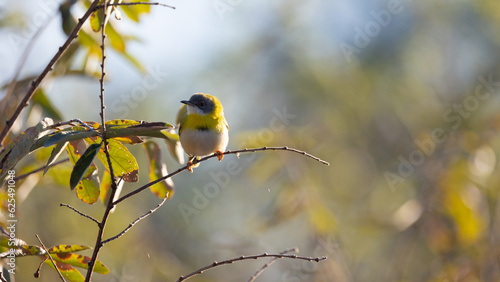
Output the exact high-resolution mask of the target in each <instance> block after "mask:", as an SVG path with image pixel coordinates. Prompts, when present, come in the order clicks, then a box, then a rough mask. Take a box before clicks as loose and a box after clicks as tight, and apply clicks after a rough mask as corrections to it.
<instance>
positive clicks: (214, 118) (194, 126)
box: [177, 93, 229, 172]
mask: <svg viewBox="0 0 500 282" xmlns="http://www.w3.org/2000/svg"><path fill="white" fill-rule="evenodd" d="M181 103H183V104H184V105H182V106H181V108H180V110H179V113H178V115H177V120H178V121H179V123H180V126H179V137H180V141H181V145H182V148H184V151H185V152H186V153H187V154H188V156H189V161H188V170H189V171H190V172H193V170H192V168H191V167H192V166H193V161H194V160H195V159H199V158H200V157H202V156H207V155H210V154H214V153H215V154H217V158H218V159H219V162H220V161H221V160H222V158H223V157H224V155H223V152H224V150H225V149H226V147H227V143H228V142H229V135H228V129H229V127H228V125H227V121H226V118H224V110H223V109H222V105H221V103H220V102H219V99H217V98H216V97H214V96H212V95H208V94H205V93H196V94H194V95H193V96H191V98H190V99H189V100H188V101H186V100H183V101H181Z"/></svg>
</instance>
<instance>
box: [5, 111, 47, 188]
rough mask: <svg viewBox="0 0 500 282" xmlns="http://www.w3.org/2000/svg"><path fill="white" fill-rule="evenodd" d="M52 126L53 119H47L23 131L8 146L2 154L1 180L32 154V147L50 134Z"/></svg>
mask: <svg viewBox="0 0 500 282" xmlns="http://www.w3.org/2000/svg"><path fill="white" fill-rule="evenodd" d="M52 124H54V122H53V121H52V119H50V118H45V119H44V120H42V121H41V122H40V123H38V124H37V125H36V126H33V127H29V128H28V129H26V130H25V131H23V132H22V133H21V134H20V135H19V136H17V137H16V138H14V140H12V141H11V142H10V143H9V145H7V147H6V148H5V149H4V151H2V153H1V154H0V179H2V178H3V177H4V176H5V175H6V174H7V171H8V170H10V169H12V168H14V166H15V165H16V164H17V162H18V161H19V160H21V159H22V158H24V157H25V156H26V155H27V154H29V153H30V152H31V147H32V146H33V145H34V144H35V143H36V141H37V140H38V139H39V138H41V137H43V136H44V135H46V134H48V133H49V132H48V130H47V128H48V127H49V126H50V125H52Z"/></svg>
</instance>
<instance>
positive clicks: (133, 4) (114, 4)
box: [94, 1, 175, 11]
mask: <svg viewBox="0 0 500 282" xmlns="http://www.w3.org/2000/svg"><path fill="white" fill-rule="evenodd" d="M109 2H111V1H108V4H107V5H108V6H115V7H116V6H135V5H150V6H163V7H167V8H171V9H175V7H174V6H170V5H167V4H162V3H157V2H153V3H151V2H131V3H109ZM102 8H104V4H101V5H97V7H95V9H94V11H96V10H99V9H102Z"/></svg>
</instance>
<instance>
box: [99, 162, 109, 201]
mask: <svg viewBox="0 0 500 282" xmlns="http://www.w3.org/2000/svg"><path fill="white" fill-rule="evenodd" d="M109 189H111V173H109V170H107V169H105V170H104V173H103V175H102V180H101V189H100V190H101V194H100V195H99V198H100V199H101V202H102V203H103V204H106V203H107V201H106V199H107V198H108V196H109Z"/></svg>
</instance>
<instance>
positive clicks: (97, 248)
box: [85, 1, 117, 282]
mask: <svg viewBox="0 0 500 282" xmlns="http://www.w3.org/2000/svg"><path fill="white" fill-rule="evenodd" d="M107 8H108V2H107V1H104V5H103V11H104V13H103V14H104V17H103V19H102V23H101V55H102V57H101V58H102V59H101V78H100V79H99V85H100V95H99V99H100V100H101V111H100V116H101V129H102V132H101V134H102V141H103V142H104V148H103V149H104V154H105V155H106V159H107V162H108V167H109V173H110V175H111V192H110V194H109V198H110V201H109V202H108V204H107V206H106V210H105V211H104V215H103V216H102V220H101V222H100V224H99V231H98V233H97V239H96V242H95V247H94V252H93V253H92V258H91V259H90V261H89V264H88V265H89V268H88V270H87V275H86V277H85V281H86V282H90V281H91V280H92V273H93V272H94V266H95V262H96V261H97V256H98V255H99V251H100V250H101V248H102V246H103V244H102V236H103V234H104V227H105V226H106V222H107V220H108V217H109V214H110V213H111V210H112V209H113V207H114V204H113V200H112V199H113V198H114V196H115V193H116V190H117V185H116V179H115V175H114V172H113V164H112V163H111V156H110V155H109V150H108V139H107V137H106V123H105V121H106V117H105V110H104V109H105V108H106V107H105V105H104V91H105V89H104V77H105V76H106V70H105V62H106V45H105V41H106V23H107V21H108V16H109V12H111V11H108V9H107Z"/></svg>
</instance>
